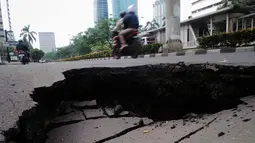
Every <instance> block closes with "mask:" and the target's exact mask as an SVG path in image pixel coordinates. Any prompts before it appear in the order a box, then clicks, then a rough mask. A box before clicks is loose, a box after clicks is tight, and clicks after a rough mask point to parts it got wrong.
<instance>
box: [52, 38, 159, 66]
mask: <svg viewBox="0 0 255 143" xmlns="http://www.w3.org/2000/svg"><path fill="white" fill-rule="evenodd" d="M161 46H162V44H160V43H153V44H148V45H143V46H142V53H141V54H152V53H158V50H159V48H160V47H161ZM111 56H112V51H111V50H105V51H101V52H96V53H89V54H86V55H81V56H75V57H71V58H66V59H60V60H57V61H58V62H62V61H78V60H84V59H95V58H104V57H111Z"/></svg>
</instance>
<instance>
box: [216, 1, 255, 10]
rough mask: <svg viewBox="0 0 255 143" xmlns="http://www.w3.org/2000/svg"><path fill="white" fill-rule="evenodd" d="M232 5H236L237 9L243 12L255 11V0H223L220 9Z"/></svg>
mask: <svg viewBox="0 0 255 143" xmlns="http://www.w3.org/2000/svg"><path fill="white" fill-rule="evenodd" d="M230 6H232V7H234V9H235V10H236V11H239V12H243V13H252V12H255V0H222V5H221V6H220V7H219V9H222V8H226V7H230Z"/></svg>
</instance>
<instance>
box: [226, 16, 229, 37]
mask: <svg viewBox="0 0 255 143" xmlns="http://www.w3.org/2000/svg"><path fill="white" fill-rule="evenodd" d="M226 32H229V14H228V13H227V14H226Z"/></svg>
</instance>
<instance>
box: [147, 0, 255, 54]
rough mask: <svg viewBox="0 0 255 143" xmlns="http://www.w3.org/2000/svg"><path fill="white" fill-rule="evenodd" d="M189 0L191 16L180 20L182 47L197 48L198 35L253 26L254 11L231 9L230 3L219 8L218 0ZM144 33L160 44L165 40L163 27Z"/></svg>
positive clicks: (254, 23) (254, 22)
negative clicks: (244, 11)
mask: <svg viewBox="0 0 255 143" xmlns="http://www.w3.org/2000/svg"><path fill="white" fill-rule="evenodd" d="M190 2H191V3H190V5H191V6H192V10H191V11H190V12H191V13H190V14H191V16H190V17H189V19H186V20H184V21H181V29H180V39H181V41H182V43H183V49H193V48H197V46H199V45H198V42H197V39H198V38H200V37H204V36H211V35H214V34H217V33H223V32H234V31H238V30H244V29H247V28H254V27H255V13H251V14H248V15H246V14H244V13H242V12H240V11H235V10H233V7H232V6H231V5H230V4H228V5H229V6H227V7H225V8H220V9H219V7H220V6H221V3H220V2H219V1H218V0H214V1H213V0H196V1H195V0H190ZM209 2H210V3H209ZM196 4H197V6H196ZM198 5H199V7H198ZM195 7H196V8H195ZM182 9H183V8H182ZM145 34H146V35H147V36H148V35H149V36H152V37H155V39H156V42H159V43H162V44H164V43H165V42H166V41H165V27H161V28H158V29H154V30H151V31H146V32H145Z"/></svg>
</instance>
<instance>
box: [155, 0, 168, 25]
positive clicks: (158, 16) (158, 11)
mask: <svg viewBox="0 0 255 143" xmlns="http://www.w3.org/2000/svg"><path fill="white" fill-rule="evenodd" d="M165 15H166V10H165V0H156V1H155V2H154V4H153V19H155V20H156V22H157V23H158V24H159V25H160V26H163V23H164V20H163V18H164V17H165Z"/></svg>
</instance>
